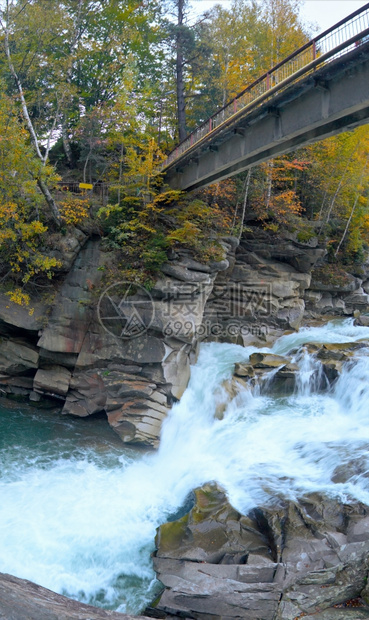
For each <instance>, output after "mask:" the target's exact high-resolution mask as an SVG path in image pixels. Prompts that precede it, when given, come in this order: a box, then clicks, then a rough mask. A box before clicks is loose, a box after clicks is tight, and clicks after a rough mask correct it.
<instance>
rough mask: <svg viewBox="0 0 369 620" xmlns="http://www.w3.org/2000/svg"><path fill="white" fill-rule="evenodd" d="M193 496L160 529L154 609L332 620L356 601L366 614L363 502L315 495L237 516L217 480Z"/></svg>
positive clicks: (204, 615) (367, 535)
mask: <svg viewBox="0 0 369 620" xmlns="http://www.w3.org/2000/svg"><path fill="white" fill-rule="evenodd" d="M195 497H196V501H195V505H194V507H193V508H192V509H191V510H190V512H189V513H188V514H187V515H185V516H184V517H182V518H181V519H179V520H178V521H175V522H172V523H167V524H165V525H163V526H161V527H160V528H159V530H158V535H157V539H156V543H157V552H156V556H155V558H154V567H155V570H156V571H157V573H158V577H159V579H160V580H161V581H162V583H163V584H164V586H165V590H164V592H163V594H162V595H161V597H160V600H159V601H158V604H157V609H158V610H159V611H162V612H169V613H172V614H174V615H176V616H186V615H188V616H189V617H191V618H195V619H198V620H202V619H203V620H208V618H209V616H211V617H214V618H222V617H226V618H247V619H248V618H255V619H256V618H257V619H258V620H269V619H270V620H295V619H296V618H300V617H309V615H311V616H312V617H314V618H315V617H319V615H321V617H322V619H329V618H332V620H333V619H334V618H335V617H336V618H338V619H339V618H343V617H344V616H342V613H341V612H342V609H344V610H345V611H346V609H347V610H348V609H349V608H350V601H351V603H352V601H353V600H354V601H355V600H356V599H357V600H360V601H361V603H360V605H362V606H363V607H362V608H361V609H360V612H358V613H359V615H358V616H357V617H358V618H362V617H366V616H365V613H367V614H368V612H369V607H366V603H365V601H364V599H365V596H366V588H367V586H366V583H367V575H368V570H369V559H368V557H369V556H368V554H369V528H368V519H369V517H368V514H367V508H366V507H365V506H363V505H362V504H359V503H357V504H354V505H344V504H340V503H339V502H338V501H337V500H334V499H329V498H325V497H323V496H322V495H320V494H318V493H312V494H309V495H307V496H306V497H304V498H302V499H301V500H300V501H299V502H292V501H286V502H283V503H281V504H280V505H277V506H275V507H271V506H268V507H267V508H257V509H254V510H253V511H251V512H250V513H249V514H248V515H244V516H242V515H240V513H238V512H237V511H236V510H234V509H233V508H232V506H230V504H229V503H228V501H227V498H226V496H225V494H224V492H223V491H222V489H220V488H219V487H218V486H217V485H215V484H208V485H205V486H204V487H202V488H201V489H197V490H196V492H195ZM360 597H363V598H360ZM231 601H232V606H231V604H230V603H231ZM262 601H263V602H262ZM344 605H347V606H348V607H347V608H346V607H344ZM330 614H331V615H330ZM368 615H369V614H368ZM349 617H352V618H355V616H354V615H353V613H351V611H350V613H348V615H347V618H349Z"/></svg>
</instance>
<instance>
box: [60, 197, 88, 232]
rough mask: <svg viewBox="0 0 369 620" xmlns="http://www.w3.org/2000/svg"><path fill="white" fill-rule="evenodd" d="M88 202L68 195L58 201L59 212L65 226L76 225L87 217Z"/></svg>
mask: <svg viewBox="0 0 369 620" xmlns="http://www.w3.org/2000/svg"><path fill="white" fill-rule="evenodd" d="M88 210H89V204H88V202H87V201H86V200H85V199H81V198H75V197H74V196H70V197H68V199H67V200H64V201H63V202H61V203H60V213H61V216H62V218H63V220H64V221H65V223H66V224H67V226H77V225H78V224H80V223H81V222H83V221H84V220H86V219H87V218H88V215H89V213H88Z"/></svg>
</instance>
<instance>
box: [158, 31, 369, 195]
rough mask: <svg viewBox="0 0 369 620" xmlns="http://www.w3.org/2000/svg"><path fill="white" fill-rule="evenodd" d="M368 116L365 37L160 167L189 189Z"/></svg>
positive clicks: (368, 53) (176, 184)
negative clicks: (363, 40) (327, 62)
mask: <svg viewBox="0 0 369 620" xmlns="http://www.w3.org/2000/svg"><path fill="white" fill-rule="evenodd" d="M368 122H369V43H365V44H362V45H360V46H359V47H357V48H356V49H355V50H354V51H352V52H350V53H349V54H345V56H343V57H342V58H338V59H336V60H334V61H333V62H331V63H329V64H328V65H326V66H325V67H323V68H321V69H319V71H314V72H312V73H310V74H309V75H308V76H307V77H305V78H304V79H303V80H301V81H300V82H298V83H297V84H293V85H291V86H290V87H288V88H286V90H284V91H283V92H281V93H280V94H278V95H276V96H275V97H274V98H273V99H272V100H269V101H268V102H267V103H265V104H263V105H261V106H260V107H258V108H257V109H255V110H254V111H252V112H250V113H249V114H248V115H247V116H245V117H242V118H238V119H237V120H235V121H234V122H233V123H232V122H231V123H230V124H229V125H227V127H226V128H225V129H223V131H222V132H221V133H219V134H217V135H215V136H214V137H213V138H212V139H211V141H210V136H209V140H208V141H207V142H206V143H202V144H199V145H198V146H197V147H195V148H192V149H191V151H190V152H188V153H185V154H184V155H183V156H182V157H181V158H179V159H177V160H176V161H175V162H173V164H171V165H170V166H169V167H168V168H167V169H166V171H165V181H166V182H167V183H168V184H169V185H170V186H171V187H172V188H175V189H182V190H187V191H190V190H193V189H198V188H201V187H204V186H206V185H209V184H210V183H214V182H216V181H220V180H221V179H225V178H227V177H230V176H232V175H234V174H236V173H237V172H241V171H242V170H246V169H247V168H250V167H251V166H254V165H256V164H259V163H261V162H263V161H266V160H268V159H270V158H271V157H275V156H277V155H281V154H283V153H288V152H289V151H292V150H294V149H296V148H298V147H300V146H304V145H306V144H310V143H312V142H316V141H317V140H322V139H323V138H327V137H328V136H332V135H334V134H337V133H340V132H342V131H346V130H349V129H352V128H354V127H357V126H359V125H362V124H365V123H368Z"/></svg>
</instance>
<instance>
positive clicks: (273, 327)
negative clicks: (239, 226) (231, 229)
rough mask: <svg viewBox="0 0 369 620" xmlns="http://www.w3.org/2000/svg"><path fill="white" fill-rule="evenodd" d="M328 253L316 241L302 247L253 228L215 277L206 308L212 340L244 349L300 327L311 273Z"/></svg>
mask: <svg viewBox="0 0 369 620" xmlns="http://www.w3.org/2000/svg"><path fill="white" fill-rule="evenodd" d="M289 237H291V238H289ZM324 254H325V250H324V249H323V248H319V247H317V240H316V239H314V240H313V241H311V242H310V243H309V244H302V243H299V242H298V241H297V240H296V239H294V238H293V236H289V235H286V236H285V237H284V238H281V237H280V236H278V237H276V236H275V235H271V234H269V233H267V232H265V231H263V230H261V229H259V228H256V227H255V228H252V227H249V232H248V233H247V235H246V236H245V238H243V239H242V240H241V242H240V245H239V246H238V247H237V248H235V258H234V260H233V261H232V262H231V265H230V268H229V269H228V270H226V271H224V272H221V273H220V274H219V275H218V276H217V278H216V281H215V284H214V287H213V291H212V294H211V295H210V297H209V301H208V303H207V306H206V310H205V317H204V321H205V323H206V322H209V324H210V329H209V332H210V334H211V337H212V339H218V340H220V341H228V342H232V341H233V342H237V343H238V344H245V345H246V344H249V343H252V342H258V340H259V341H260V340H262V341H263V340H264V341H265V340H273V339H274V338H275V337H276V336H277V335H278V334H280V333H281V331H283V330H285V329H291V328H292V329H296V328H298V327H299V325H300V324H301V321H302V318H303V315H304V310H305V302H304V294H305V291H306V290H307V289H308V288H309V286H310V281H311V269H312V267H313V266H314V265H315V263H316V261H318V260H319V259H321V258H322V257H323V256H324ZM214 325H217V326H218V328H217V329H218V332H219V335H218V334H217V333H216V330H215V328H214ZM219 326H220V327H219ZM217 336H218V337H217Z"/></svg>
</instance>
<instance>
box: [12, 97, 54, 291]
mask: <svg viewBox="0 0 369 620" xmlns="http://www.w3.org/2000/svg"><path fill="white" fill-rule="evenodd" d="M40 179H41V180H42V182H43V183H45V185H49V184H50V185H52V184H53V183H54V182H55V176H54V175H53V172H52V170H51V169H50V168H49V167H48V166H47V165H44V164H43V162H41V161H40V159H39V158H37V157H36V156H35V153H34V150H33V149H32V147H31V146H30V145H29V143H28V140H27V131H26V130H25V129H24V128H23V127H22V126H21V125H20V123H19V119H18V114H17V109H16V107H15V105H14V103H13V102H12V101H11V99H10V98H8V97H7V96H6V95H4V94H1V95H0V264H1V272H2V279H3V280H4V279H5V278H7V277H11V278H12V279H13V281H15V282H17V283H18V285H20V286H23V285H25V284H27V283H28V282H29V281H30V280H31V279H33V278H35V277H37V276H38V275H39V274H43V275H47V276H48V277H51V275H52V272H53V269H54V268H55V267H57V266H59V262H58V261H57V260H56V259H55V258H53V257H51V256H49V255H48V254H47V252H45V251H44V250H43V246H44V244H45V233H46V232H47V224H46V222H47V218H45V214H44V212H43V211H44V203H43V199H42V195H41V194H40V192H39V191H38V189H37V185H39V180H40ZM11 298H12V299H13V300H14V301H18V302H19V301H20V302H22V301H25V300H26V299H27V297H26V295H25V294H24V293H22V291H21V289H20V288H18V289H16V290H15V291H14V290H12V291H11Z"/></svg>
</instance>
